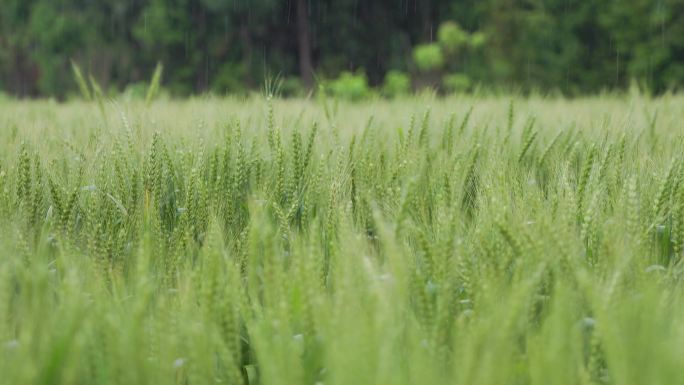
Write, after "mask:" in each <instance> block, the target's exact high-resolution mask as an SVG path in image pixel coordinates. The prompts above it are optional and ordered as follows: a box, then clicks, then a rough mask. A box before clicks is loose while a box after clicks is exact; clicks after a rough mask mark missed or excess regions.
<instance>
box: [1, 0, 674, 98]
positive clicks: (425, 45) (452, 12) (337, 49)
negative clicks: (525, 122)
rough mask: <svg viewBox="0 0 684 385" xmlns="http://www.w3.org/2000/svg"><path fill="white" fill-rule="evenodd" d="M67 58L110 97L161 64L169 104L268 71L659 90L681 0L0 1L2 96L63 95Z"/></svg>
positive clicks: (246, 85) (669, 84)
mask: <svg viewBox="0 0 684 385" xmlns="http://www.w3.org/2000/svg"><path fill="white" fill-rule="evenodd" d="M445 26H448V27H450V28H444V27H445ZM449 39H451V40H449ZM449 41H451V43H449ZM459 42H460V43H459ZM438 43H439V44H438ZM452 43H453V44H452ZM71 60H73V61H74V62H76V63H78V64H79V65H80V66H81V68H83V70H84V72H87V73H90V74H92V76H93V77H94V78H95V79H97V81H98V82H99V83H100V84H101V85H102V87H103V88H105V89H106V90H110V92H111V90H114V92H122V91H125V90H126V89H127V88H131V87H135V85H136V84H139V83H140V82H143V81H147V80H148V79H149V78H150V76H151V73H152V71H154V68H155V66H156V64H157V63H158V62H161V63H163V65H164V80H163V86H164V88H165V89H167V90H168V91H169V92H170V93H171V94H173V95H179V96H180V95H187V94H192V93H201V92H207V91H211V92H216V93H241V92H245V91H246V90H250V89H258V88H259V87H261V86H262V85H263V83H264V79H265V78H268V77H272V76H278V78H279V79H281V80H282V83H283V85H284V88H286V89H287V90H289V91H290V92H293V93H296V92H298V90H304V91H305V90H307V89H312V87H314V86H315V84H317V83H321V82H323V81H325V80H326V79H338V78H339V77H340V76H341V75H342V76H346V77H347V78H348V80H349V81H350V82H353V81H355V79H354V76H361V77H362V78H363V79H364V81H366V80H367V82H368V84H369V85H371V86H378V87H382V86H383V85H384V86H385V88H386V89H392V87H399V88H402V87H405V83H406V81H407V80H406V79H408V81H410V87H411V88H417V87H421V86H425V85H433V86H435V87H438V88H445V87H446V86H449V85H451V88H452V89H459V88H460V89H462V90H468V89H472V88H474V87H476V86H484V87H492V88H498V89H505V88H509V87H510V88H515V89H519V90H544V91H560V92H563V93H564V94H568V95H575V94H583V93H591V92H598V91H602V90H606V89H616V88H617V89H622V88H625V87H628V86H629V85H630V84H631V83H632V82H636V83H637V84H639V85H640V86H641V87H643V88H644V89H647V90H650V91H653V92H662V91H666V90H670V89H676V88H677V87H678V86H681V85H682V84H684V0H622V1H617V0H462V1H453V0H372V1H370V0H365V1H364V0H97V1H92V0H2V1H1V6H0V90H1V91H2V92H4V93H7V94H11V95H17V96H31V97H34V96H54V97H59V98H63V97H65V96H68V95H70V94H72V93H74V92H76V91H77V86H76V84H75V82H74V81H73V78H72V76H71V64H70V61H71ZM388 74H390V75H391V76H389V77H388ZM388 81H389V82H390V84H389V85H388V84H387V83H388ZM387 87H389V88H387Z"/></svg>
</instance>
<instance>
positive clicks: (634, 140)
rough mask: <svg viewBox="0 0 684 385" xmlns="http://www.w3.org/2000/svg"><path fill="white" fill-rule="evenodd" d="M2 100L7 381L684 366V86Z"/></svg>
mask: <svg viewBox="0 0 684 385" xmlns="http://www.w3.org/2000/svg"><path fill="white" fill-rule="evenodd" d="M8 103H9V104H6V105H2V106H0V116H2V118H0V125H1V128H2V129H1V130H0V143H1V144H0V146H1V148H2V152H1V153H0V218H1V219H0V250H1V251H0V383H6V384H60V383H62V384H149V383H154V384H211V383H223V384H242V385H248V384H283V385H292V384H311V385H314V384H326V385H328V384H339V385H348V384H481V385H486V384H548V383H554V384H573V385H575V384H603V383H605V384H645V383H650V384H676V383H682V382H683V381H684V376H682V375H681V371H680V369H681V357H682V356H683V353H684V328H683V327H682V325H684V299H682V296H681V292H682V283H681V279H680V278H681V277H682V272H683V271H682V265H681V262H680V261H681V257H682V253H683V252H684V223H682V219H683V215H684V162H683V158H682V154H681V149H682V144H684V143H683V142H682V134H683V133H684V127H683V126H682V124H681V122H682V121H683V120H682V118H684V109H682V106H683V105H684V100H683V99H682V98H681V97H675V96H670V97H666V98H662V99H656V100H651V99H647V98H644V97H640V96H638V95H636V96H634V95H633V96H632V97H610V96H606V97H601V98H598V97H597V98H593V99H586V100H578V101H564V100H560V99H549V100H545V99H540V98H531V99H522V98H515V99H513V100H511V99H510V98H505V99H473V98H449V99H445V100H435V99H431V98H429V97H419V98H412V99H406V100H396V101H393V102H383V101H377V102H371V103H369V104H367V105H355V104H346V103H341V104H338V103H336V102H334V101H326V100H322V101H318V102H314V101H277V100H276V101H273V100H264V99H263V98H252V99H248V100H243V101H238V100H225V99H219V100H211V99H209V100H204V99H195V100H189V101H183V102H173V101H171V102H163V103H158V104H152V105H151V106H146V105H145V104H142V103H139V104H133V105H127V106H122V105H107V106H105V108H106V110H107V111H106V114H102V113H100V111H99V108H98V106H97V105H95V104H93V103H92V102H90V103H76V102H73V103H70V104H66V105H56V104H54V103H50V102H8ZM427 105H430V106H431V107H427ZM10 111H11V112H12V113H9V112H10Z"/></svg>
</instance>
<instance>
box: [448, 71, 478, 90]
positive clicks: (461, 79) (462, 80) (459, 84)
mask: <svg viewBox="0 0 684 385" xmlns="http://www.w3.org/2000/svg"><path fill="white" fill-rule="evenodd" d="M442 82H443V83H444V87H445V88H446V89H447V91H449V92H462V91H467V90H469V89H470V87H471V81H470V78H469V77H468V75H465V74H458V73H457V74H448V75H444V79H443V80H442Z"/></svg>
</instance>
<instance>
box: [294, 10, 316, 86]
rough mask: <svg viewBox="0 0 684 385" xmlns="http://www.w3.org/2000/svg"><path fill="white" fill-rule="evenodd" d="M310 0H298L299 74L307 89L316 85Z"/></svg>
mask: <svg viewBox="0 0 684 385" xmlns="http://www.w3.org/2000/svg"><path fill="white" fill-rule="evenodd" d="M307 1H308V0H297V45H298V49H299V75H300V76H301V78H302V83H303V84H304V87H306V88H307V89H311V88H312V87H313V85H314V78H313V64H312V63H311V39H310V38H309V10H308V7H307V4H306V3H307Z"/></svg>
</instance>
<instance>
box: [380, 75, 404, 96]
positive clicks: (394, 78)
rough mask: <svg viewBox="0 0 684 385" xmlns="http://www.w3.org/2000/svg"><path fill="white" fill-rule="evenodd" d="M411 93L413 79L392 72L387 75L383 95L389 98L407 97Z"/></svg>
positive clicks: (383, 85)
mask: <svg viewBox="0 0 684 385" xmlns="http://www.w3.org/2000/svg"><path fill="white" fill-rule="evenodd" d="M410 92H411V78H410V77H409V75H408V74H406V73H404V72H401V71H397V70H392V71H389V72H387V74H385V80H384V81H383V84H382V93H383V94H384V95H386V96H389V97H395V96H401V95H407V94H408V93H410Z"/></svg>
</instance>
